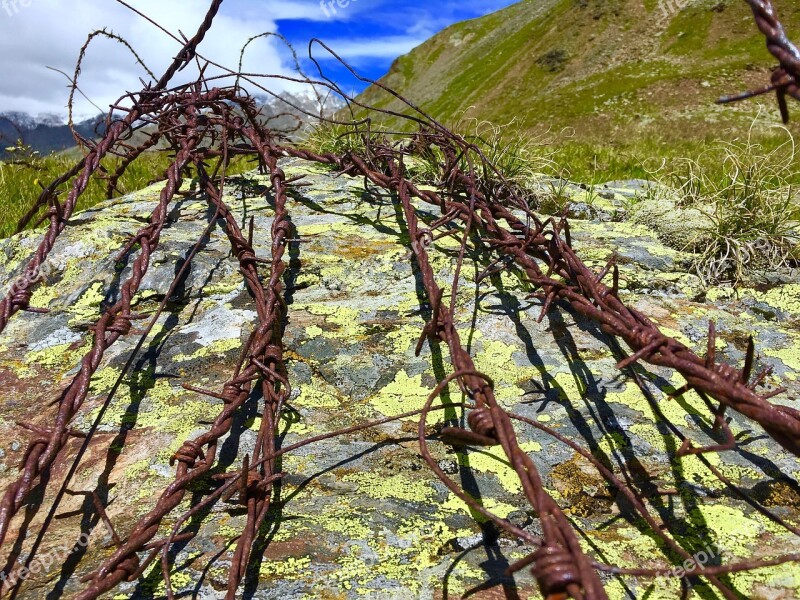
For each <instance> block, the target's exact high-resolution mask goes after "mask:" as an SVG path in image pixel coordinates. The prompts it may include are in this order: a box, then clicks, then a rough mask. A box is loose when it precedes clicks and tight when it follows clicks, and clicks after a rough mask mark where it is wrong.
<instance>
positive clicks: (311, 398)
mask: <svg viewBox="0 0 800 600" xmlns="http://www.w3.org/2000/svg"><path fill="white" fill-rule="evenodd" d="M341 402H342V398H341V393H340V392H339V390H338V389H337V388H336V387H335V386H333V385H330V384H329V383H328V382H327V381H325V380H323V379H322V378H320V377H313V378H312V380H311V382H310V383H304V384H303V385H301V386H300V395H299V396H298V397H297V399H296V400H295V401H294V402H293V403H292V404H293V405H296V406H297V407H298V408H309V409H314V408H338V407H339V406H340V404H341Z"/></svg>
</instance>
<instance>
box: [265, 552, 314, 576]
mask: <svg viewBox="0 0 800 600" xmlns="http://www.w3.org/2000/svg"><path fill="white" fill-rule="evenodd" d="M310 566H311V557H310V556H301V557H299V558H296V557H294V556H287V557H285V558H282V559H280V560H265V561H263V562H262V563H261V567H260V568H259V570H258V572H259V574H260V575H261V576H262V577H266V578H273V579H286V580H290V581H291V580H296V579H302V578H303V577H307V576H308V568H309V567H310Z"/></svg>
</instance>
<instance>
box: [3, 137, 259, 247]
mask: <svg viewBox="0 0 800 600" xmlns="http://www.w3.org/2000/svg"><path fill="white" fill-rule="evenodd" d="M11 156H12V157H14V158H13V159H12V160H9V161H7V162H2V161H0V207H2V209H0V239H1V238H6V237H8V236H10V235H12V234H13V233H14V232H15V231H16V229H17V223H18V222H19V220H20V218H21V217H22V216H23V215H24V214H25V213H26V212H27V211H28V209H29V208H30V207H31V206H33V204H34V203H35V202H36V199H37V198H38V196H39V193H40V192H41V190H42V187H44V186H47V185H48V184H49V183H50V182H51V181H53V180H55V179H56V178H58V177H59V176H60V175H62V174H63V173H65V172H67V171H68V170H69V169H70V168H71V167H72V166H73V165H74V164H75V163H77V162H78V161H79V160H80V156H79V155H78V154H77V152H76V151H67V152H60V153H54V154H50V155H48V156H39V155H38V154H37V153H33V152H31V151H30V150H29V149H26V148H24V147H23V146H18V147H17V149H16V150H15V152H13V153H11ZM119 164H120V159H119V158H116V157H108V158H106V159H105V160H103V162H102V165H103V168H104V169H106V170H107V171H109V172H113V171H114V169H115V168H116V167H117V166H118V165H119ZM169 164H170V157H169V155H168V154H166V153H165V152H147V153H145V154H144V155H143V156H140V157H139V158H138V160H136V161H134V162H133V163H132V164H131V165H130V166H129V168H128V170H127V171H126V172H125V174H124V175H123V176H122V178H121V179H120V181H119V183H118V186H117V187H118V189H119V191H120V192H121V193H122V194H124V193H129V192H134V191H137V190H140V189H142V188H144V187H146V186H147V185H148V184H150V183H152V182H154V181H158V180H161V179H163V178H164V173H165V171H166V169H167V167H168V166H169ZM252 168H253V165H252V164H250V163H248V162H246V161H245V160H243V159H237V160H236V161H234V162H233V163H232V166H231V169H230V170H229V172H231V173H240V172H243V171H245V170H249V169H252ZM71 183H72V182H68V183H66V184H64V185H62V186H61V187H60V188H59V190H58V191H59V196H58V197H59V201H60V202H62V203H63V202H64V200H65V199H66V197H67V194H68V192H69V189H70V188H71ZM116 195H120V194H115V196H116ZM105 198H106V182H105V181H103V180H101V179H99V178H97V177H92V179H91V180H90V182H89V186H88V187H87V189H86V191H85V192H84V194H83V195H82V196H81V197H80V198H79V199H78V203H77V206H76V210H84V209H87V208H91V207H92V206H94V205H95V204H97V203H98V202H100V201H102V200H104V199H105ZM35 221H36V219H34V223H35ZM32 225H33V223H31V224H29V226H28V228H30V227H31V226H32Z"/></svg>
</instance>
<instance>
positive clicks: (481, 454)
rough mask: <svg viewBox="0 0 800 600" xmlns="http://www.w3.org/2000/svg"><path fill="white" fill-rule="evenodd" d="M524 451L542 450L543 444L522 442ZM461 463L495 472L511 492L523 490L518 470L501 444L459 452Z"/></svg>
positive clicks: (521, 446) (476, 468)
mask: <svg viewBox="0 0 800 600" xmlns="http://www.w3.org/2000/svg"><path fill="white" fill-rule="evenodd" d="M520 449H521V450H522V451H523V452H541V451H542V446H541V444H539V442H535V441H531V442H524V443H522V444H520ZM458 462H459V465H460V466H462V467H467V468H470V469H474V470H475V471H479V472H481V473H493V474H494V475H495V476H496V477H497V479H498V480H499V481H500V485H502V486H503V488H504V489H505V490H506V491H507V492H509V493H511V494H516V493H519V492H521V491H522V484H521V483H520V480H519V476H518V475H517V473H516V471H514V469H513V468H511V466H510V465H509V464H508V460H507V459H506V455H505V453H504V452H503V449H502V448H501V447H500V446H493V447H490V448H486V449H482V450H478V451H474V452H470V453H469V454H463V453H459V455H458Z"/></svg>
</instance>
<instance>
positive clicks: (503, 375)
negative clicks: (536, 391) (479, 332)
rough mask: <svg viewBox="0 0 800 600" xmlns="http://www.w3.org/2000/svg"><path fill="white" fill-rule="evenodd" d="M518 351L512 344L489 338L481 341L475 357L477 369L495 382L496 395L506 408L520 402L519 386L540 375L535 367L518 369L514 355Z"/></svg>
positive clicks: (520, 391) (520, 392)
mask: <svg viewBox="0 0 800 600" xmlns="http://www.w3.org/2000/svg"><path fill="white" fill-rule="evenodd" d="M517 351H518V349H517V348H516V347H515V346H514V345H511V344H507V343H505V342H502V341H500V340H493V339H489V338H487V337H485V336H484V337H483V338H482V339H481V345H480V350H479V351H478V352H477V353H476V355H475V359H474V360H475V367H476V368H477V370H478V371H480V372H481V373H483V374H485V375H488V376H489V377H491V378H492V380H493V381H494V386H495V387H494V394H495V397H496V398H497V400H498V401H499V402H501V403H503V404H504V405H506V406H510V405H513V404H515V403H516V402H518V401H519V398H520V395H521V394H522V390H521V389H520V388H519V386H518V384H519V383H520V382H523V381H526V380H528V379H531V378H533V377H536V376H537V375H538V371H537V370H536V369H535V368H534V367H518V366H517V365H516V363H515V362H514V359H513V358H512V357H513V354H514V353H515V352H517Z"/></svg>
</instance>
